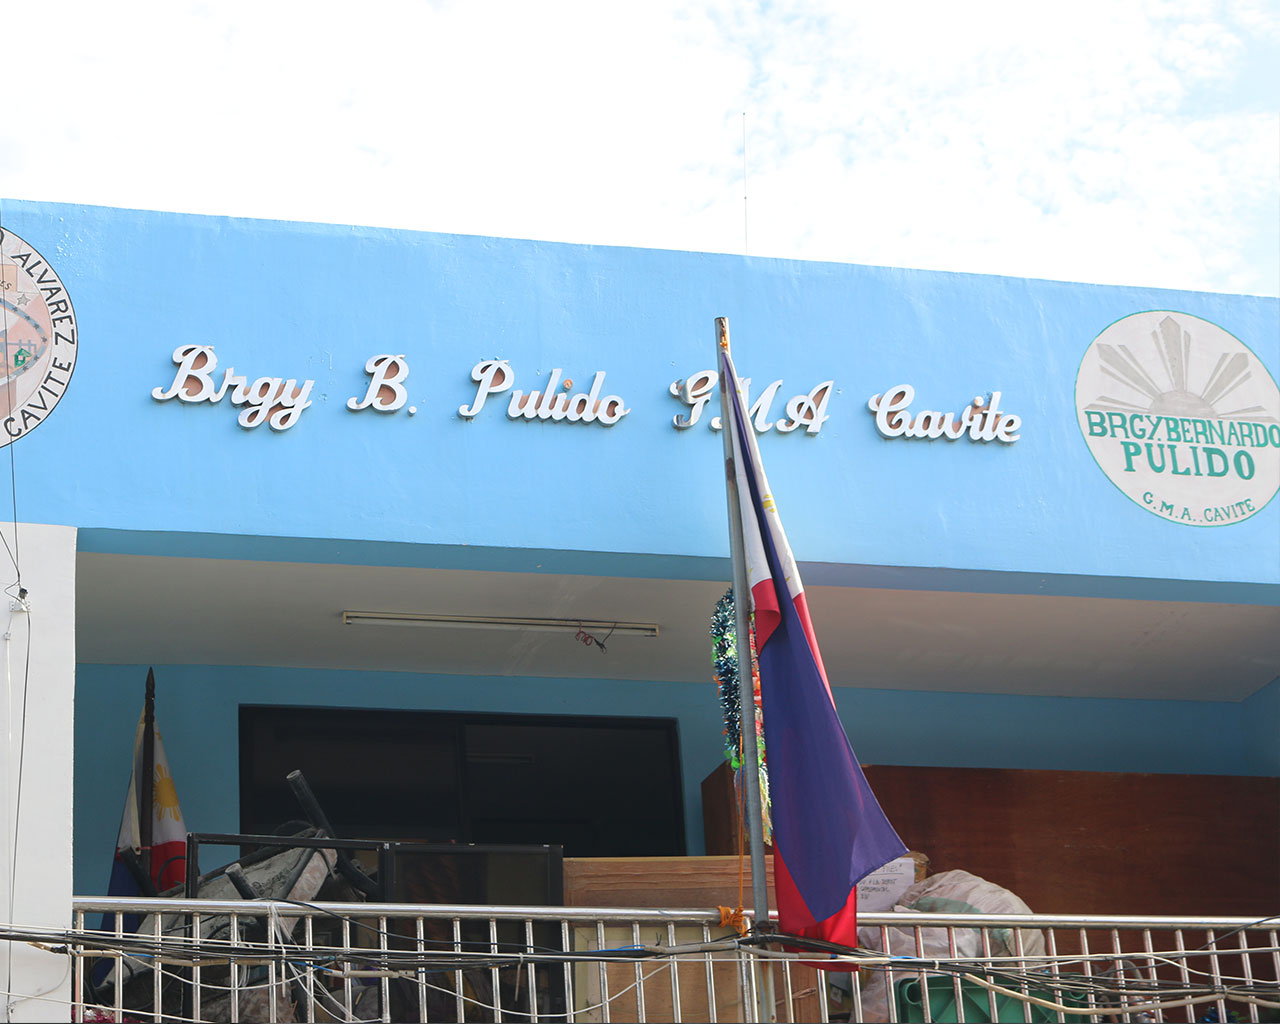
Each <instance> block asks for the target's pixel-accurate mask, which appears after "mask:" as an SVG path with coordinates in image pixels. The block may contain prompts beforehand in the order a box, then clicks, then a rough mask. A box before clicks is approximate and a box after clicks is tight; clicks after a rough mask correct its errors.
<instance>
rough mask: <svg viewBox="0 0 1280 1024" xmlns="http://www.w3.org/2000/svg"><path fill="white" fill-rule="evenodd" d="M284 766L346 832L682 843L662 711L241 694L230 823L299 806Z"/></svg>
mask: <svg viewBox="0 0 1280 1024" xmlns="http://www.w3.org/2000/svg"><path fill="white" fill-rule="evenodd" d="M295 769H301V770H302V772H303V774H305V775H306V777H307V781H308V782H309V783H310V785H311V788H312V790H314V792H315V794H316V797H317V798H318V799H319V801H320V804H321V806H322V807H323V808H324V809H325V811H326V813H327V814H328V817H329V820H330V821H331V822H332V824H333V827H334V829H335V830H336V831H337V832H338V833H339V834H341V835H342V836H343V837H344V838H376V839H406V840H419V841H431V842H449V841H454V842H460V843H521V844H528V843H546V844H555V845H560V846H562V847H563V848H564V854H565V856H568V857H624V856H625V857H650V856H681V855H683V854H684V853H685V835H684V807H683V796H682V790H681V781H680V760H679V752H678V744H677V735H676V724H675V721H674V720H673V719H666V718H595V717H578V716H558V715H500V714H494V715H489V714H475V713H450V712H435V711H399V710H374V711H370V710H364V709H357V708H300V707H279V706H257V705H242V706H241V708H240V828H241V830H242V831H244V832H247V833H257V834H263V833H271V832H274V831H276V830H277V829H278V828H279V827H280V826H281V825H282V824H283V823H284V822H286V821H288V820H290V819H297V818H298V817H300V811H299V808H298V806H297V804H296V802H295V801H294V798H293V796H292V794H291V792H290V790H289V787H288V785H287V784H286V782H285V777H286V776H287V775H288V773H289V772H291V771H293V770H295Z"/></svg>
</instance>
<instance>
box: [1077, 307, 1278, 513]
mask: <svg viewBox="0 0 1280 1024" xmlns="http://www.w3.org/2000/svg"><path fill="white" fill-rule="evenodd" d="M1076 415H1077V418H1078V421H1079V424H1080V432H1081V433H1082V434H1083V435H1084V439H1085V443H1086V444H1088V446H1089V451H1090V452H1092V453H1093V457H1094V459H1095V460H1096V461H1097V463H1098V466H1099V467H1100V468H1101V469H1102V471H1103V472H1104V473H1106V474H1107V476H1108V477H1109V478H1110V479H1111V482H1112V483H1114V484H1115V485H1116V486H1117V487H1119V488H1120V490H1121V491H1123V492H1124V493H1125V495H1126V496H1128V497H1129V498H1130V499H1131V500H1133V501H1134V502H1136V503H1137V504H1139V505H1141V506H1142V507H1143V508H1145V509H1146V510H1147V511H1148V512H1150V513H1151V514H1152V515H1157V516H1159V517H1160V518H1162V519H1169V520H1172V521H1173V522H1175V523H1184V524H1186V525H1188V526H1229V525H1231V524H1233V523H1239V522H1243V521H1244V520H1246V519H1249V518H1250V517H1252V516H1254V515H1256V514H1257V513H1258V512H1260V511H1261V510H1262V509H1263V507H1264V506H1265V505H1266V504H1267V503H1268V502H1269V501H1270V500H1271V499H1272V498H1274V497H1275V495H1276V491H1277V489H1280V388H1277V387H1276V382H1275V380H1274V378H1273V377H1272V376H1271V374H1270V373H1269V372H1268V370H1267V368H1266V366H1264V365H1263V363H1262V361H1261V360H1260V359H1259V358H1258V357H1257V356H1256V355H1254V353H1253V352H1252V351H1251V350H1250V349H1249V347H1248V346H1247V345H1245V344H1244V343H1243V342H1241V341H1240V340H1239V339H1238V338H1236V337H1234V336H1232V335H1231V334H1228V333H1227V332H1226V331H1224V330H1223V329H1222V328H1221V327H1218V326H1217V325H1216V324H1211V323H1209V321H1207V320H1201V319H1200V318H1199V317H1195V316H1191V315H1190V314H1188V313H1176V312H1172V311H1168V310H1157V311H1153V312H1146V313H1134V314H1133V315H1132V316H1127V317H1125V318H1124V319H1122V320H1117V321H1116V322H1115V323H1113V324H1112V325H1111V326H1110V327H1108V328H1107V329H1106V330H1105V331H1103V332H1102V333H1101V334H1099V335H1098V336H1097V337H1096V338H1095V339H1094V340H1093V343H1092V344H1091V345H1090V346H1089V348H1088V350H1087V351H1086V352H1085V354H1084V359H1083V360H1082V361H1081V363H1080V370H1079V372H1078V373H1077V374H1076Z"/></svg>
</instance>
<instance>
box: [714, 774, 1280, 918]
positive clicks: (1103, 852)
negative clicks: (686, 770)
mask: <svg viewBox="0 0 1280 1024" xmlns="http://www.w3.org/2000/svg"><path fill="white" fill-rule="evenodd" d="M865 771H866V774H867V779H868V780H869V781H870V782H871V786H872V789H874V790H875V792H876V795H877V797H878V798H879V800H880V804H881V806H882V807H883V808H884V810H885V813H886V814H887V815H888V816H889V820H890V821H892V822H893V824H894V827H895V828H896V829H897V830H898V834H899V835H900V836H901V837H902V840H903V842H905V843H906V844H907V847H908V848H909V849H912V850H920V851H922V852H923V853H925V854H927V855H928V857H929V867H930V870H931V872H933V873H937V872H939V871H949V870H951V869H952V868H962V869H963V870H965V871H969V872H972V873H973V874H975V875H980V876H981V877H983V878H986V879H987V880H989V881H992V882H995V883H996V884H997V885H1002V886H1004V887H1005V888H1006V889H1009V890H1010V891H1011V892H1013V893H1016V894H1017V895H1018V896H1020V897H1021V898H1022V899H1023V900H1025V901H1026V903H1027V905H1028V906H1030V907H1031V909H1032V910H1033V911H1037V912H1039V913H1046V914H1052V913H1060V914H1172V915H1177V916H1186V915H1199V914H1228V915H1241V916H1249V915H1252V914H1264V913H1269V912H1270V911H1272V910H1274V908H1275V907H1276V906H1277V905H1280V779H1272V778H1247V777H1240V776H1229V775H1144V774H1136V773H1123V772H1065V771H1035V770H1028V769H1001V768H917V767H906V766H890V765H868V766H867V767H866V769H865ZM702 802H703V823H704V828H705V830H706V841H707V851H708V852H715V853H727V852H731V851H732V850H733V849H734V843H735V839H734V834H733V829H734V820H735V819H734V815H735V808H734V797H733V778H732V774H731V773H730V771H729V769H728V766H727V765H721V766H720V767H719V768H717V769H716V770H715V771H713V772H712V773H711V774H710V775H708V776H707V778H706V779H705V780H704V781H703V784H702Z"/></svg>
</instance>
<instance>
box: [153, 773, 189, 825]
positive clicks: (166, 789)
mask: <svg viewBox="0 0 1280 1024" xmlns="http://www.w3.org/2000/svg"><path fill="white" fill-rule="evenodd" d="M152 792H153V794H154V796H153V800H154V806H155V809H156V820H157V821H163V820H164V819H165V818H172V819H173V820H174V821H178V820H179V819H180V818H181V817H182V810H181V809H180V808H179V807H178V789H177V787H176V786H174V784H173V776H172V775H170V774H169V768H168V766H167V765H163V764H157V765H156V771H155V788H154V789H153V790H152Z"/></svg>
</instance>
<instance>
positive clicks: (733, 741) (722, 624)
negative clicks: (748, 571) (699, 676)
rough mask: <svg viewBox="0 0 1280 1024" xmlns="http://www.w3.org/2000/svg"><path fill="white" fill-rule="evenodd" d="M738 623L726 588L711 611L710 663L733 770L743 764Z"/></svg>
mask: <svg viewBox="0 0 1280 1024" xmlns="http://www.w3.org/2000/svg"><path fill="white" fill-rule="evenodd" d="M737 636H738V627H737V622H736V620H735V619H734V609H733V591H732V590H728V591H726V592H725V595H724V597H722V598H720V600H719V601H717V602H716V609H715V611H714V612H712V613H711V639H712V644H711V664H712V671H713V672H714V673H715V678H716V685H717V686H718V687H719V688H720V710H721V712H722V713H723V714H724V753H725V757H726V759H727V760H728V761H729V764H730V766H732V768H733V770H734V771H737V770H738V769H739V768H740V767H742V755H741V753H740V751H741V749H742V741H741V737H742V702H741V700H740V699H739V697H738V642H737Z"/></svg>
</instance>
